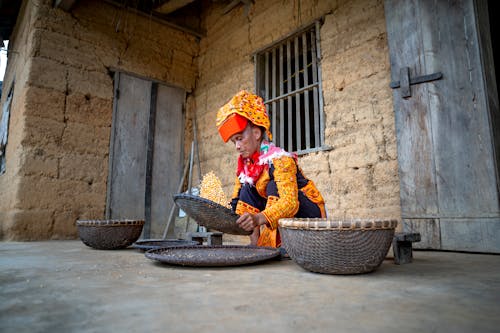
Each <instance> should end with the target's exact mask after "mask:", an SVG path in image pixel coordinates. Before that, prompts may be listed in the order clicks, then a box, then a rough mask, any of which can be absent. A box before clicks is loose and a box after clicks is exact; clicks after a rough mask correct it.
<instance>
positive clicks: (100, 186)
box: [0, 0, 198, 240]
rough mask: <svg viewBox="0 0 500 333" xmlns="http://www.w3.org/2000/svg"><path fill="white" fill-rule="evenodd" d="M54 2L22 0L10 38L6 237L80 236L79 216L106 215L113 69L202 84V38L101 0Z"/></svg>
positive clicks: (3, 200)
mask: <svg viewBox="0 0 500 333" xmlns="http://www.w3.org/2000/svg"><path fill="white" fill-rule="evenodd" d="M52 4H53V1H52V0H28V1H24V3H23V6H22V8H21V12H20V15H19V17H18V21H17V24H16V27H15V30H14V33H13V34H12V37H11V40H10V44H9V52H10V53H9V60H8V61H9V63H8V65H9V66H8V71H7V73H6V76H5V81H4V86H6V89H5V90H4V91H7V90H8V89H9V87H11V86H12V84H14V97H13V103H12V108H11V117H10V126H9V141H8V144H7V151H6V158H7V164H6V173H5V174H3V175H1V176H0V188H1V189H2V190H1V192H0V222H1V228H0V238H1V239H9V240H35V239H65V238H76V237H77V230H76V226H75V221H76V219H79V218H82V219H92V218H103V217H104V213H105V204H106V181H107V175H108V155H109V137H110V130H111V118H112V108H113V79H112V73H111V72H110V71H111V70H114V69H118V70H122V71H125V72H129V73H134V74H136V75H139V76H142V77H148V78H151V79H154V80H158V81H161V82H165V83H168V84H171V85H175V86H178V87H182V88H184V89H185V90H186V91H188V92H190V91H192V89H193V87H194V83H195V77H196V68H195V65H194V60H193V59H194V58H195V56H196V54H197V52H198V41H197V40H196V39H195V37H193V36H190V35H188V34H186V33H183V32H179V31H178V30H173V29H172V28H169V27H167V26H166V25H162V24H159V23H157V22H155V21H152V20H148V19H147V18H143V17H139V16H136V15H133V14H132V13H130V12H127V11H124V10H121V9H119V8H117V7H114V6H111V5H108V4H106V3H105V2H103V1H97V0H89V1H78V2H77V3H76V5H75V6H74V8H73V9H72V10H71V12H70V13H68V12H64V11H62V10H61V9H55V8H53V7H52ZM5 95H6V94H4V96H3V97H2V98H3V100H2V102H3V101H4V99H5Z"/></svg>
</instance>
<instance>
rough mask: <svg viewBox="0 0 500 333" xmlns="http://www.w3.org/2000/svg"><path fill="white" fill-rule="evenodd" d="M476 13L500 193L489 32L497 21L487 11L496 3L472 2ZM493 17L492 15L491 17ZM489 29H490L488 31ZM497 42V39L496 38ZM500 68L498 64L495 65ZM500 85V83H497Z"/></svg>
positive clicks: (498, 118)
mask: <svg viewBox="0 0 500 333" xmlns="http://www.w3.org/2000/svg"><path fill="white" fill-rule="evenodd" d="M474 4H475V6H476V12H477V21H478V24H477V26H478V31H479V45H480V49H481V58H482V63H483V66H484V70H483V72H484V79H485V84H486V90H487V96H488V115H489V117H490V121H491V123H490V130H491V135H492V138H493V147H494V148H493V151H494V152H495V166H496V178H497V192H500V171H499V168H500V110H499V108H500V106H499V96H498V84H497V79H499V80H500V76H499V75H498V73H499V72H500V71H499V70H498V68H497V70H496V73H497V75H496V76H495V59H494V54H493V46H492V43H493V42H492V40H491V39H492V38H491V31H498V26H499V24H498V21H496V20H495V21H493V22H490V15H489V14H488V13H489V11H490V10H491V11H495V9H498V3H495V4H494V3H493V2H490V3H489V4H490V5H491V8H489V7H488V5H489V4H488V1H474ZM492 17H493V15H492ZM490 28H491V29H490ZM496 41H497V42H498V38H496ZM497 47H498V46H497ZM496 66H497V67H500V64H497V65H496ZM499 83H500V81H499Z"/></svg>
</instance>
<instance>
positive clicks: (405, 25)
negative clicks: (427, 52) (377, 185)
mask: <svg viewBox="0 0 500 333" xmlns="http://www.w3.org/2000/svg"><path fill="white" fill-rule="evenodd" d="M386 8H387V9H390V10H388V13H387V21H388V23H387V24H388V25H389V24H390V23H392V24H391V26H390V29H391V31H394V32H390V33H389V34H390V36H391V42H392V41H394V40H397V42H395V43H397V44H396V47H397V48H398V52H391V70H392V73H393V79H394V80H399V77H398V76H397V75H394V74H395V73H396V74H397V73H399V72H400V70H401V68H402V67H409V68H410V74H411V75H417V74H418V75H420V74H421V73H426V71H427V70H431V71H434V68H433V67H432V66H427V67H426V66H425V59H424V54H423V52H422V48H423V45H422V44H421V41H422V39H423V36H422V31H421V30H420V29H419V25H420V24H421V22H419V21H418V20H411V19H406V18H408V17H415V16H418V6H402V5H401V4H391V5H390V6H387V4H386ZM398 31H399V32H400V33H399V34H397V35H396V36H392V35H395V34H396V33H397V32H398ZM428 67H430V68H428ZM428 89H429V87H428V86H427V85H419V86H412V87H411V90H412V91H411V93H412V97H411V98H408V99H403V98H402V97H401V96H400V91H399V90H396V91H395V95H394V100H395V104H396V105H395V108H396V107H397V112H396V113H395V118H396V124H397V126H396V131H397V138H398V156H399V172H400V181H401V185H400V191H401V205H402V207H403V215H407V216H415V215H416V214H424V215H427V216H433V215H435V214H437V212H438V207H437V201H438V200H437V188H436V179H435V176H436V173H435V161H434V156H433V154H432V150H433V149H432V128H431V123H430V116H429V109H428V107H427V103H428V102H427V96H428V95H429V92H428ZM417 110H418V112H417Z"/></svg>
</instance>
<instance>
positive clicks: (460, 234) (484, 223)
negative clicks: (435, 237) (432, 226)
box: [440, 218, 500, 253]
mask: <svg viewBox="0 0 500 333" xmlns="http://www.w3.org/2000/svg"><path fill="white" fill-rule="evenodd" d="M499 226H500V219H499V218H497V219H491V218H474V219H446V218H441V221H440V227H441V249H443V250H457V249H460V250H461V251H471V252H493V253H498V252H499V250H498V240H499V239H500V227H499ZM464 239H465V240H467V242H464Z"/></svg>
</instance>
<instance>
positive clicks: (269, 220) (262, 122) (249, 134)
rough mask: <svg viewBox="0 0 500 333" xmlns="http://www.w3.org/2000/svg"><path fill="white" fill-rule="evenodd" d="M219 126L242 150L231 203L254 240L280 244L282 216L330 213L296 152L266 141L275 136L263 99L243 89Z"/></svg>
mask: <svg viewBox="0 0 500 333" xmlns="http://www.w3.org/2000/svg"><path fill="white" fill-rule="evenodd" d="M216 125H217V127H218V130H219V134H220V135H221V137H222V140H224V142H228V141H232V142H233V143H234V145H235V148H236V151H237V152H238V153H239V157H238V167H237V171H236V181H235V186H234V192H233V196H232V200H231V206H232V208H233V210H234V211H235V212H236V213H237V214H238V215H241V216H240V218H239V219H238V220H237V221H236V222H237V223H238V224H239V225H240V227H241V228H243V229H245V230H248V231H250V230H253V233H252V235H251V236H250V243H251V244H252V245H258V246H272V247H280V246H281V238H280V235H279V232H278V220H279V219H280V218H286V217H326V214H325V204H324V200H323V197H322V196H321V194H320V192H319V191H318V189H317V188H316V186H315V185H314V183H313V182H312V181H310V180H308V179H307V178H306V177H304V175H303V173H302V170H301V169H300V168H299V167H298V164H297V155H296V154H292V153H289V152H286V151H285V150H283V149H281V148H279V147H276V146H274V145H273V144H272V143H270V142H268V141H266V140H264V135H265V134H266V133H267V136H268V137H269V139H272V135H271V133H270V131H269V126H270V121H269V117H268V115H267V111H266V107H265V105H264V103H263V101H262V98H260V97H259V96H257V95H254V94H251V93H249V92H247V91H240V92H239V93H238V94H236V95H235V96H234V97H233V98H232V99H231V100H230V101H229V102H228V103H227V104H225V105H224V106H223V107H221V108H220V109H219V111H218V112H217V121H216Z"/></svg>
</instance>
